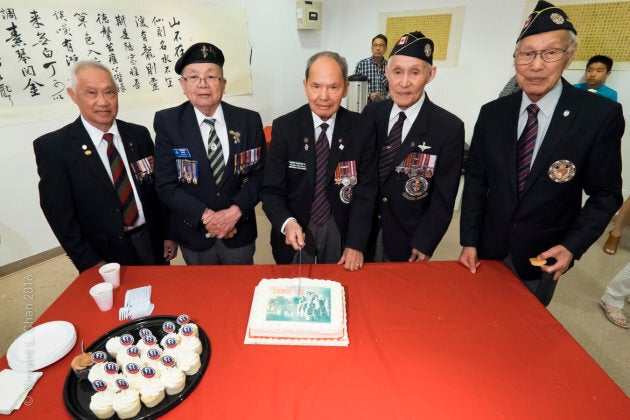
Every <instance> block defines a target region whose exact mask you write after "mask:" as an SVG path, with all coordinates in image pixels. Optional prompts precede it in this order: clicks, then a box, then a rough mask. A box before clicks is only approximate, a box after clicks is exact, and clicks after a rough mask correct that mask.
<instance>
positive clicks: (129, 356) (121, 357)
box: [116, 346, 142, 366]
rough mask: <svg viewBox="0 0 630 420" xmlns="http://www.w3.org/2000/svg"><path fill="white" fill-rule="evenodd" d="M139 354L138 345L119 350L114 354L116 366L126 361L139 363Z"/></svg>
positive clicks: (122, 364)
mask: <svg viewBox="0 0 630 420" xmlns="http://www.w3.org/2000/svg"><path fill="white" fill-rule="evenodd" d="M141 354H142V353H141V351H140V347H138V346H129V347H126V348H125V351H121V352H119V353H118V354H117V355H116V363H118V366H124V365H126V364H127V363H140V356H141Z"/></svg>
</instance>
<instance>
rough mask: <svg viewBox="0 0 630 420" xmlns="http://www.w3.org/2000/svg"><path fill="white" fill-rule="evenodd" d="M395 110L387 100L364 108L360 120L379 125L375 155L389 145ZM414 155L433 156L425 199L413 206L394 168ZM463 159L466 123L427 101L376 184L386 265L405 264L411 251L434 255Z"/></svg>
mask: <svg viewBox="0 0 630 420" xmlns="http://www.w3.org/2000/svg"><path fill="white" fill-rule="evenodd" d="M393 106H394V102H393V101H392V100H391V99H388V100H386V101H380V102H375V103H371V104H368V106H366V107H365V109H364V110H363V114H364V115H366V116H368V117H369V118H371V119H373V120H375V121H376V123H377V124H376V130H377V133H378V147H377V150H378V151H379V154H380V153H382V151H383V148H384V147H385V145H386V142H387V135H388V132H387V129H388V125H389V115H390V113H391V111H392V107H393ZM412 152H420V153H425V154H430V155H435V156H436V164H435V165H436V166H435V169H434V173H433V176H431V177H425V179H426V180H427V182H428V190H427V195H426V196H425V197H424V198H421V199H417V200H409V199H407V198H405V195H404V193H405V184H406V182H407V181H408V180H409V176H407V175H406V174H404V173H400V172H396V171H395V167H396V166H398V164H399V163H400V162H401V161H403V160H404V159H405V158H406V157H407V156H408V155H409V154H410V153H412ZM463 154H464V123H463V122H462V121H461V120H460V119H459V118H457V117H456V116H455V115H453V114H451V113H450V112H448V111H446V110H444V109H442V108H440V107H439V106H437V105H435V104H434V103H433V102H431V101H430V100H429V97H428V96H426V97H425V100H424V103H423V104H422V108H421V109H420V112H419V113H418V116H417V118H416V120H415V121H414V122H413V125H412V126H411V128H410V130H409V133H408V134H407V136H406V137H405V139H404V141H403V143H402V144H401V147H400V151H399V152H398V155H397V156H396V158H395V159H394V162H393V164H392V167H391V168H390V171H389V173H388V175H387V177H386V178H385V179H380V180H379V187H380V188H379V199H378V202H379V203H380V206H379V215H380V225H381V228H382V231H383V247H384V252H385V256H386V257H387V258H388V259H389V260H390V261H407V260H408V259H409V257H410V256H411V250H412V248H415V249H417V250H418V251H420V252H422V253H423V254H425V255H429V256H431V255H433V251H434V250H435V248H436V247H437V246H438V244H439V243H440V241H441V240H442V237H443V236H444V234H445V233H446V230H447V229H448V226H449V223H450V222H451V218H452V216H453V205H454V204H455V198H456V196H457V188H458V186H459V180H460V178H461V169H462V159H463ZM377 229H378V222H377V223H376V227H375V230H377ZM374 239H375V238H374Z"/></svg>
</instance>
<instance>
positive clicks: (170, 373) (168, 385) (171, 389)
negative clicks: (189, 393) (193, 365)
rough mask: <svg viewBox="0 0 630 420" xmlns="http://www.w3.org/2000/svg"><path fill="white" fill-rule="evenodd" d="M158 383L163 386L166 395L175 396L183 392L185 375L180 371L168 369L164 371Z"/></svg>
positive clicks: (174, 368) (173, 368) (172, 368)
mask: <svg viewBox="0 0 630 420" xmlns="http://www.w3.org/2000/svg"><path fill="white" fill-rule="evenodd" d="M160 382H162V385H164V389H165V391H166V393H167V394H168V395H175V394H178V393H180V392H182V391H183V390H184V386H185V385H186V375H185V374H184V372H182V371H181V369H179V368H176V367H170V368H168V369H164V371H163V372H162V376H160Z"/></svg>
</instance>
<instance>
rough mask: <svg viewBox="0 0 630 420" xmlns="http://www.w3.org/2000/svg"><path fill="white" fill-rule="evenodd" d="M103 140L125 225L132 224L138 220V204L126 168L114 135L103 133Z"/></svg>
mask: <svg viewBox="0 0 630 420" xmlns="http://www.w3.org/2000/svg"><path fill="white" fill-rule="evenodd" d="M103 140H105V141H106V142H107V158H108V159H109V164H110V166H111V168H112V179H113V181H114V189H115V190H116V194H118V199H119V200H120V208H121V210H122V215H123V223H124V224H125V226H133V225H134V224H135V223H136V222H137V221H138V206H137V205H136V200H135V199H134V197H133V189H132V188H131V183H130V182H129V177H128V176H127V170H126V169H125V165H124V164H123V161H122V158H121V157H120V153H118V150H116V147H115V146H114V135H113V134H112V133H105V134H103Z"/></svg>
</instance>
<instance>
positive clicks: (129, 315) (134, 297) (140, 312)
mask: <svg viewBox="0 0 630 420" xmlns="http://www.w3.org/2000/svg"><path fill="white" fill-rule="evenodd" d="M153 308H154V305H153V304H152V303H151V286H144V287H138V288H136V289H129V290H127V293H126V294H125V306H123V307H122V308H120V309H119V310H118V319H119V320H120V321H125V320H129V319H137V318H142V317H145V316H149V315H151V313H152V312H153Z"/></svg>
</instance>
